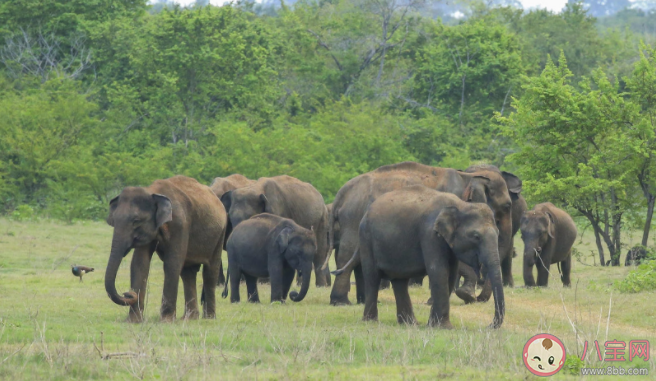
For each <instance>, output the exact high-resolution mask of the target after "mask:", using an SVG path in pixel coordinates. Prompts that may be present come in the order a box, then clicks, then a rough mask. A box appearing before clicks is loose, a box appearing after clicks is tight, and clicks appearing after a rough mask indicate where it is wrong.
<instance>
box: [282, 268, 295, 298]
mask: <svg viewBox="0 0 656 381" xmlns="http://www.w3.org/2000/svg"><path fill="white" fill-rule="evenodd" d="M295 274H296V270H294V269H293V268H291V267H285V268H283V270H282V299H283V300H287V294H289V289H290V288H292V283H294V275H295Z"/></svg>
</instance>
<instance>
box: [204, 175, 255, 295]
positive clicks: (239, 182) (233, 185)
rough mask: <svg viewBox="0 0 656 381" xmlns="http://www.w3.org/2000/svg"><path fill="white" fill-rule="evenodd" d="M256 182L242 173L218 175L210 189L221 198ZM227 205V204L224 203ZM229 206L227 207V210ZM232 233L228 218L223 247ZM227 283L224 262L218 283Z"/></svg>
mask: <svg viewBox="0 0 656 381" xmlns="http://www.w3.org/2000/svg"><path fill="white" fill-rule="evenodd" d="M252 184H255V180H251V179H249V178H247V177H246V176H244V175H240V174H238V173H235V174H232V175H230V176H228V177H216V178H214V180H213V181H212V184H211V185H210V189H212V192H214V194H215V195H216V197H218V198H219V199H221V197H222V196H223V195H224V194H225V193H226V192H230V191H232V190H235V189H238V188H243V187H247V186H249V185H252ZM224 207H225V205H224ZM227 210H228V208H227V207H226V211H227ZM230 233H232V224H231V223H230V219H229V218H228V226H226V234H225V240H224V243H223V249H225V243H226V242H228V238H230ZM224 283H225V277H224V276H223V264H221V267H220V269H219V283H218V285H219V286H221V285H223V284H224Z"/></svg>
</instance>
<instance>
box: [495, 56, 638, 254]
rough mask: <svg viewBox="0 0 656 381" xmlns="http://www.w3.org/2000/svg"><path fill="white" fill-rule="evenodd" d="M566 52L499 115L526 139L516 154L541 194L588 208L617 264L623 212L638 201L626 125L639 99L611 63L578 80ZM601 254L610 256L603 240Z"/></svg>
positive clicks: (532, 191)
mask: <svg viewBox="0 0 656 381" xmlns="http://www.w3.org/2000/svg"><path fill="white" fill-rule="evenodd" d="M571 77H572V73H571V72H570V71H569V69H568V67H567V62H566V60H565V57H564V55H562V54H561V57H560V59H559V63H558V66H556V65H555V64H554V63H552V62H550V63H548V64H547V67H546V68H545V70H544V71H543V72H542V74H541V75H540V76H539V77H535V78H531V79H529V80H528V81H527V83H526V85H525V86H524V90H525V93H524V95H523V97H522V98H521V99H518V100H515V102H514V104H513V106H514V107H515V109H516V110H517V112H516V113H514V114H512V115H510V116H508V117H501V116H500V117H499V118H498V120H499V121H501V123H503V124H504V126H505V133H506V134H508V135H509V136H510V137H511V138H512V139H513V140H514V141H515V142H516V144H517V145H518V147H519V151H518V152H517V153H515V154H513V155H511V156H510V157H509V160H510V161H511V162H513V163H515V164H516V165H517V166H518V168H519V169H520V173H521V175H522V176H523V179H524V180H525V182H524V184H525V187H526V188H527V189H528V194H529V195H530V198H531V199H533V200H551V201H557V202H558V203H560V204H561V205H566V206H569V207H571V208H572V209H575V210H577V211H578V212H579V213H581V214H582V215H583V216H585V217H586V218H587V219H588V220H589V221H590V223H591V224H592V227H593V229H594V231H595V234H597V235H598V237H599V239H600V240H601V239H603V241H604V243H605V245H606V247H607V248H608V250H609V252H610V255H611V259H612V260H613V263H614V264H615V265H617V264H619V255H620V252H621V242H620V229H621V224H622V216H623V214H624V213H626V211H627V210H628V209H630V207H631V201H632V197H631V193H630V192H631V189H630V188H629V184H630V183H631V180H632V178H630V177H629V176H630V168H631V167H630V164H631V162H630V160H629V159H628V158H629V157H631V155H630V152H627V147H629V146H630V141H629V138H628V137H627V136H626V134H625V133H624V131H625V126H626V124H627V123H631V122H632V118H633V117H634V114H635V104H633V103H631V102H627V101H626V100H625V98H624V97H623V94H621V93H619V92H618V88H617V84H613V83H612V82H611V81H610V80H609V78H608V77H607V76H606V75H605V74H604V72H603V71H601V70H599V71H596V72H595V73H594V77H593V78H592V79H590V80H588V79H585V80H583V81H581V82H580V83H579V88H580V90H579V89H577V88H575V87H574V86H573V85H572V84H571V79H570V78H571ZM599 254H600V262H601V263H605V260H604V257H603V248H602V247H601V242H599Z"/></svg>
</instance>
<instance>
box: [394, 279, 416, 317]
mask: <svg viewBox="0 0 656 381" xmlns="http://www.w3.org/2000/svg"><path fill="white" fill-rule="evenodd" d="M408 281H409V279H394V280H392V281H391V282H392V289H393V290H394V299H396V321H398V322H399V324H417V319H415V314H414V312H413V311H412V301H411V300H410V294H409V293H408Z"/></svg>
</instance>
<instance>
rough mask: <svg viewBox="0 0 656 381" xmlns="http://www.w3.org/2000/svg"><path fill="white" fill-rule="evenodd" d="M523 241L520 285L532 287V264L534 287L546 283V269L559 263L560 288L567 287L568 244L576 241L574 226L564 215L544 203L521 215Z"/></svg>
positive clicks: (563, 212)
mask: <svg viewBox="0 0 656 381" xmlns="http://www.w3.org/2000/svg"><path fill="white" fill-rule="evenodd" d="M520 228H521V231H522V240H523V241H524V283H525V284H526V286H527V287H533V286H535V280H534V279H533V265H535V266H536V267H537V269H538V283H537V285H538V286H541V287H546V286H547V285H548V284H549V267H550V266H551V265H552V264H554V263H558V264H559V271H560V273H561V276H560V279H561V280H562V281H563V286H565V287H569V286H570V272H571V271H572V245H573V244H574V241H575V240H576V234H577V231H576V225H575V224H574V220H572V217H570V215H569V214H567V212H565V211H564V210H562V209H558V208H557V207H556V206H555V205H554V204H552V203H550V202H545V203H543V204H538V205H536V206H535V207H534V208H533V209H531V210H529V211H528V212H526V213H524V216H523V217H522V219H521V226H520Z"/></svg>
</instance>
